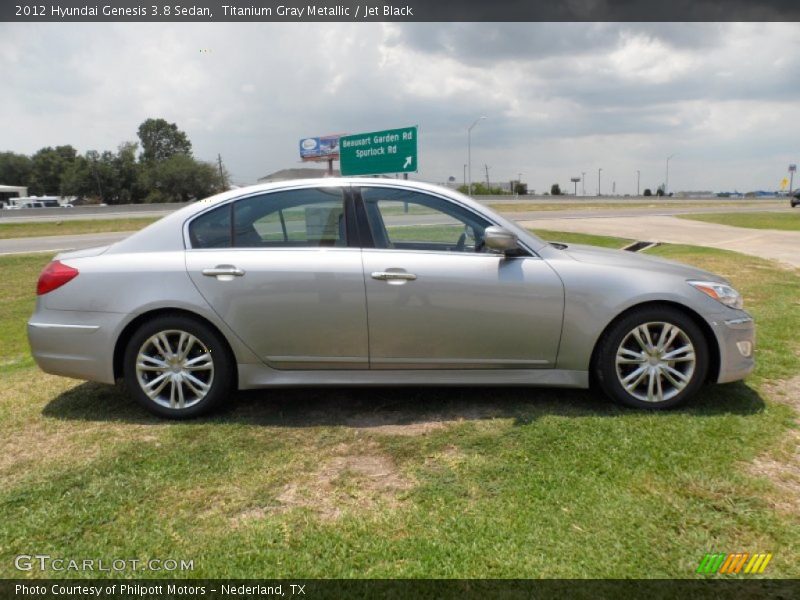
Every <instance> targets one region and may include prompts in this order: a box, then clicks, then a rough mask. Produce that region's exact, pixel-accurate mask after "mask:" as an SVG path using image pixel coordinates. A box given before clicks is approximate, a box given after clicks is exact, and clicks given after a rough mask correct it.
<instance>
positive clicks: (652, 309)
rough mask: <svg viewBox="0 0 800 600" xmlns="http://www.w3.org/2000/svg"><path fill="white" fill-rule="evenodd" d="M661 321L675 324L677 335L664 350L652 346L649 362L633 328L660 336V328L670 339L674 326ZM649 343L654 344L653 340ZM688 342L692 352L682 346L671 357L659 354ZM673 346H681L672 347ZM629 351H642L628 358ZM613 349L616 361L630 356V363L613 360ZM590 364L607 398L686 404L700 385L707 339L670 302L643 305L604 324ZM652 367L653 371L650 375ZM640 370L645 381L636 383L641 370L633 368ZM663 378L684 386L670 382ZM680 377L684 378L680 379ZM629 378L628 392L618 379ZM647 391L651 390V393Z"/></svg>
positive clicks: (646, 404)
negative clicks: (658, 304) (657, 304)
mask: <svg viewBox="0 0 800 600" xmlns="http://www.w3.org/2000/svg"><path fill="white" fill-rule="evenodd" d="M663 324H668V325H671V326H673V327H676V328H678V330H680V333H679V334H676V336H677V337H676V343H675V345H668V346H666V348H665V349H664V350H663V351H659V350H658V349H657V344H654V345H653V346H652V347H653V356H652V361H654V363H651V362H649V361H650V360H651V358H650V356H651V355H650V354H648V353H647V351H645V350H644V349H643V348H642V346H641V344H639V342H638V341H637V340H636V336H635V335H634V330H637V328H639V327H646V328H647V330H648V332H649V333H650V334H651V339H652V338H653V337H657V336H659V335H660V332H661V331H662V329H664V330H666V331H667V334H668V336H667V337H669V334H671V333H672V332H673V331H674V330H673V329H670V328H668V327H666V326H663V327H662V325H663ZM638 331H639V333H640V337H644V336H642V335H641V332H642V331H643V330H638ZM653 341H654V342H657V341H658V339H656V340H653ZM687 341H688V342H689V343H690V344H691V348H692V350H693V351H692V350H687V351H685V352H683V353H679V354H677V355H676V356H677V358H676V360H675V361H670V360H664V358H669V357H670V356H671V355H675V353H676V352H678V350H679V349H682V348H686V347H687V344H686V342H687ZM678 344H683V345H681V346H679V348H676V347H677V346H678ZM634 350H635V351H639V352H641V357H640V358H628V357H629V356H632V355H633V353H634V352H633V351H634ZM618 352H619V353H620V358H619V360H625V361H626V362H627V360H629V361H630V362H631V363H632V364H617V361H618ZM659 352H661V354H660V356H663V357H664V358H659ZM690 356H693V358H694V364H693V365H692V366H691V367H690V363H691V359H690V358H689V357H690ZM626 359H627V360H626ZM593 365H594V373H593V374H594V376H595V379H596V381H597V383H598V384H599V386H600V388H601V389H602V391H603V392H604V393H605V394H606V396H608V397H609V398H611V400H613V401H614V402H617V403H619V404H623V405H625V406H630V407H633V408H644V409H650V410H664V409H669V408H675V407H677V406H680V405H682V404H684V403H685V402H687V401H688V400H689V399H690V398H691V397H692V396H694V395H695V394H696V393H697V391H698V390H699V389H700V388H701V387H702V386H703V384H704V382H705V380H706V376H707V374H708V365H709V352H708V342H707V341H706V338H705V336H704V335H703V332H702V331H701V329H700V327H698V325H697V324H696V323H695V322H694V320H693V319H692V318H691V317H690V316H689V315H687V314H686V313H685V312H683V311H681V310H679V309H677V308H674V307H670V306H646V307H641V308H638V309H634V310H632V311H630V312H629V313H627V314H624V315H623V316H622V317H621V318H619V319H618V320H617V321H616V322H615V323H613V324H612V325H611V327H609V329H608V330H607V331H606V332H605V334H604V335H603V337H602V338H601V339H600V341H599V342H598V345H597V347H596V349H595V355H594V360H593ZM651 367H652V369H653V373H654V374H653V375H651V374H650V372H651V371H650V369H651ZM640 368H641V369H643V370H644V371H643V372H644V378H645V380H646V381H642V383H640V384H638V385H637V384H636V382H637V380H638V379H639V375H640V374H638V373H636V374H635V373H634V371H636V370H638V369H640ZM675 371H679V372H680V374H679V375H676V374H675ZM668 377H669V378H671V379H672V380H674V381H676V382H677V383H678V384H680V385H682V386H683V387H680V385H673V383H672V382H671V381H670V380H669V379H668ZM682 377H685V378H686V381H685V382H684V380H683V379H682ZM629 378H630V380H629V381H628V385H629V386H632V387H634V389H633V391H629V389H626V387H625V385H623V382H622V381H623V380H626V379H629ZM653 378H654V381H655V385H653V384H650V380H651V379H653ZM650 386H652V388H651V387H650ZM666 388H669V392H667V391H663V394H661V395H659V391H661V390H666ZM651 389H653V390H654V392H655V393H652V394H651V392H650V390H651ZM642 396H644V398H643V397H642ZM648 398H651V399H648ZM660 398H661V399H660Z"/></svg>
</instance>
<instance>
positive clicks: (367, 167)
mask: <svg viewBox="0 0 800 600" xmlns="http://www.w3.org/2000/svg"><path fill="white" fill-rule="evenodd" d="M339 161H340V165H341V166H340V170H341V172H342V175H380V174H383V173H410V172H412V171H416V170H417V128H416V127H403V128H401V129H387V130H386V131H373V132H371V133H357V134H355V135H346V136H342V138H341V139H340V140H339Z"/></svg>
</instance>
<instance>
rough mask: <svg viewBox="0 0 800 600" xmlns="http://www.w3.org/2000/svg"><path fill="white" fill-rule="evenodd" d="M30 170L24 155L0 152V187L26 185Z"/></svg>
mask: <svg viewBox="0 0 800 600" xmlns="http://www.w3.org/2000/svg"><path fill="white" fill-rule="evenodd" d="M32 168H33V167H32V165H31V159H30V158H29V157H27V156H25V155H24V154H15V153H14V152H0V185H25V186H26V185H28V182H29V181H30V178H31V172H32Z"/></svg>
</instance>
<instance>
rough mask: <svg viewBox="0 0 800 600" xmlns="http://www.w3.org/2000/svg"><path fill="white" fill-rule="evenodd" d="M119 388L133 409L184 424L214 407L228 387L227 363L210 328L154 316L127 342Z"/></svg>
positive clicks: (222, 347)
mask: <svg viewBox="0 0 800 600" xmlns="http://www.w3.org/2000/svg"><path fill="white" fill-rule="evenodd" d="M124 371H125V383H126V385H127V387H128V389H129V390H130V391H131V394H132V395H133V397H134V398H135V399H136V401H137V402H139V404H141V405H142V406H144V407H145V408H146V409H147V410H149V411H150V412H152V413H155V414H157V415H159V416H162V417H167V418H172V419H186V418H191V417H196V416H198V415H201V414H203V413H206V412H208V411H209V410H211V409H212V408H214V407H216V406H218V405H219V404H220V403H221V402H222V401H223V400H224V399H225V398H226V396H227V395H228V393H229V391H230V389H231V386H232V382H233V361H232V360H231V359H230V358H229V353H228V350H227V346H226V344H225V342H224V340H222V339H221V338H220V336H219V334H217V333H216V332H215V331H214V330H213V329H211V328H210V327H209V326H207V325H206V324H204V323H202V322H201V321H198V320H195V319H192V318H189V317H185V316H182V315H175V316H163V317H157V318H155V319H153V320H152V321H148V322H147V323H145V324H144V325H142V326H141V327H140V328H139V329H138V330H137V331H136V332H135V333H134V334H133V336H132V337H131V339H130V341H129V342H128V346H127V348H126V352H125V359H124Z"/></svg>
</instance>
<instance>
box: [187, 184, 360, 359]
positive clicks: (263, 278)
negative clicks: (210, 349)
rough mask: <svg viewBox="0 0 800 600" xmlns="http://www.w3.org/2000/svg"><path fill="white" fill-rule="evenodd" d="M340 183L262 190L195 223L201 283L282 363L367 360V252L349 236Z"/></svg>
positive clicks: (248, 337)
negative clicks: (364, 266) (363, 260)
mask: <svg viewBox="0 0 800 600" xmlns="http://www.w3.org/2000/svg"><path fill="white" fill-rule="evenodd" d="M348 202H350V203H351V204H352V202H351V200H349V189H348V188H343V187H341V186H333V187H325V188H301V189H291V190H280V191H275V192H269V193H262V194H258V195H255V196H250V197H246V198H242V199H239V200H236V201H234V202H232V203H230V204H227V205H225V206H222V207H219V208H216V209H213V210H211V211H209V212H207V213H203V214H202V215H200V216H199V217H197V218H195V219H194V220H193V221H192V222H191V223H190V224H189V225H188V237H189V242H190V245H191V248H189V249H187V251H186V266H187V269H188V272H189V276H190V277H191V279H192V281H193V282H194V284H195V285H196V286H197V288H198V290H199V291H200V293H201V294H202V295H203V297H204V298H205V299H206V300H207V301H208V303H209V304H210V305H211V306H212V308H213V309H214V310H215V311H216V312H217V314H218V315H219V316H220V317H221V318H222V319H223V320H224V321H225V322H226V323H227V324H228V325H229V326H230V327H231V329H232V330H233V331H234V332H235V333H236V335H238V336H239V337H240V338H241V339H242V340H243V341H244V342H245V343H246V344H247V345H248V346H249V347H250V348H251V349H252V350H253V351H254V352H255V353H256V354H257V355H258V356H259V357H261V359H262V360H263V361H264V362H265V363H267V364H268V365H270V366H272V367H274V368H277V369H345V368H351V369H359V368H360V369H366V368H368V366H369V363H368V360H369V359H368V353H369V349H368V345H367V315H366V299H365V293H364V279H363V270H362V265H361V252H360V249H359V248H358V247H357V243H355V242H353V244H352V245H348V239H352V238H353V236H352V234H351V235H348V218H347V216H346V213H347V212H349V209H347V210H346V208H345V205H346V204H347V203H348Z"/></svg>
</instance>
